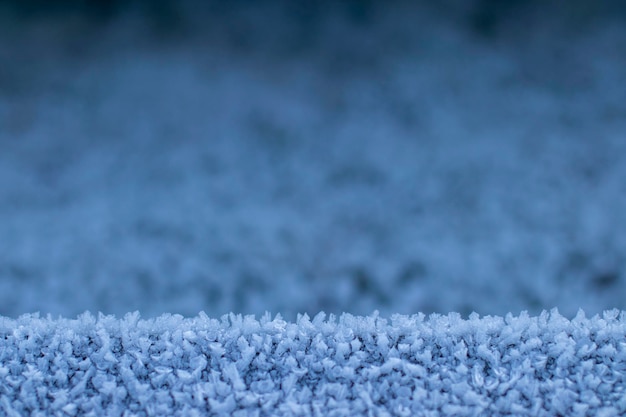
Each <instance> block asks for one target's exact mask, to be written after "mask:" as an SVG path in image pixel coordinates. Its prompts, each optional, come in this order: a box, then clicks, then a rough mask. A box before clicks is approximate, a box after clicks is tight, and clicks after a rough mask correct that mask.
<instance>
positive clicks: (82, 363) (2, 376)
mask: <svg viewBox="0 0 626 417" xmlns="http://www.w3.org/2000/svg"><path fill="white" fill-rule="evenodd" d="M624 340H626V315H625V314H624V313H620V312H619V311H618V310H613V311H607V312H605V313H604V314H603V315H602V316H594V317H593V318H586V317H585V315H584V314H583V313H582V311H580V312H579V313H578V315H577V316H576V317H575V318H574V319H573V320H568V319H566V318H564V317H563V316H561V315H560V314H559V313H558V312H557V311H556V310H553V311H551V312H549V313H548V312H543V313H542V314H541V315H539V316H534V317H533V316H529V315H528V314H526V313H522V314H521V315H519V316H512V315H507V316H506V317H482V318H479V317H478V315H472V316H471V317H470V318H469V319H467V320H463V319H462V318H461V317H460V316H459V315H458V314H449V315H446V316H441V315H432V316H430V317H428V318H427V317H425V316H424V315H414V316H402V315H395V316H393V317H392V318H391V319H389V320H385V319H382V318H380V317H379V316H378V315H376V314H375V315H372V316H352V315H347V314H346V315H342V316H341V317H339V318H338V319H337V318H336V317H333V316H330V317H328V318H326V316H325V315H324V314H319V315H317V316H316V317H315V318H313V319H312V320H311V319H310V318H309V317H308V316H299V317H298V319H297V320H296V321H294V322H288V321H285V320H283V319H281V318H280V317H274V318H271V317H270V316H269V315H265V316H263V317H262V318H261V319H260V320H256V319H254V317H252V316H241V315H233V314H231V315H227V316H224V317H222V318H221V320H216V319H210V318H209V317H207V316H206V315H204V314H200V315H199V316H197V317H194V318H183V317H182V316H172V315H164V316H160V317H158V318H156V319H151V320H143V319H140V317H139V314H137V313H134V314H127V315H126V316H125V317H124V318H123V319H115V317H112V316H102V315H100V316H99V317H97V318H96V317H94V316H92V315H89V314H84V315H81V316H80V317H79V318H78V319H76V320H66V319H56V320H55V319H51V318H40V317H38V316H34V315H27V316H22V317H20V318H19V319H17V320H14V319H8V318H0V413H2V414H3V415H7V416H12V417H13V416H20V415H31V416H48V415H59V416H61V415H71V416H74V415H86V416H102V415H111V416H113V415H128V416H130V415H189V416H193V415H197V416H200V415H219V416H227V415H233V416H274V415H277V416H280V415H283V416H318V415H324V416H354V415H370V416H379V415H380V416H442V415H445V416H480V415H489V416H505V415H515V416H529V417H530V416H533V417H540V416H546V417H547V416H557V415H560V416H581V417H582V416H590V415H593V416H607V417H608V416H617V415H624V413H626V396H625V395H624V390H625V389H626V380H625V379H624V375H625V373H626V343H625V342H624Z"/></svg>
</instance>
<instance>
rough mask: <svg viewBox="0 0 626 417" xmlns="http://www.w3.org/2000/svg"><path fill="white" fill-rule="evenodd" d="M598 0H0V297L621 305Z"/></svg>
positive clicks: (605, 6)
mask: <svg viewBox="0 0 626 417" xmlns="http://www.w3.org/2000/svg"><path fill="white" fill-rule="evenodd" d="M625 86H626V7H625V6H624V3H623V2H621V1H617V0H615V1H610V0H606V1H602V2H594V1H584V0H567V1H566V0H560V1H559V0H548V1H539V0H537V1H521V0H518V1H497V0H473V1H472V0H469V1H465V0H442V1H438V2H429V1H385V2H382V1H380V2H377V1H367V0H360V1H359V0H353V1H331V0H327V1H324V0H320V1H313V0H299V1H288V0H284V1H245V0H236V1H229V2H223V1H173V0H171V1H170V0H153V1H140V0H137V1H121V0H119V1H116V0H109V1H106V0H100V1H96V0H90V1H87V0H84V1H79V0H74V1H54V2H50V1H46V0H39V1H36V0H24V1H17V0H15V1H4V2H2V3H0V315H6V316H17V315H19V314H23V313H27V312H35V311H39V312H41V313H42V314H48V313H50V314H52V315H53V316H56V315H63V316H75V315H76V314H79V313H81V312H83V311H85V310H89V311H92V312H97V311H102V312H104V313H107V314H117V315H122V314H124V313H126V312H129V311H134V310H139V311H140V312H141V313H142V315H143V316H144V317H152V316H156V315H159V314H161V313H165V312H169V313H180V314H184V315H195V314H197V313H198V312H199V311H201V310H204V311H205V312H206V313H207V314H209V315H211V316H220V315H222V314H224V313H227V312H231V311H233V312H236V313H245V314H248V313H254V314H257V315H258V314H261V313H263V312H265V311H269V312H271V313H273V314H275V313H281V314H282V315H283V317H285V318H287V319H294V318H295V315H296V313H309V314H310V315H312V314H316V313H317V312H318V311H321V310H323V311H325V312H327V313H341V312H350V313H354V314H368V313H371V312H372V311H373V310H379V311H380V312H381V314H383V315H389V314H392V313H404V314H410V313H417V312H425V313H432V312H440V313H447V312H450V311H457V312H460V313H461V314H463V315H467V314H469V313H471V312H472V311H476V312H478V313H480V314H481V315H484V314H499V315H502V314H505V313H507V312H513V313H518V312H519V311H521V310H528V311H529V312H531V313H533V314H536V313H538V312H540V311H541V310H542V309H550V308H553V307H558V308H559V310H560V311H561V313H562V314H565V315H573V314H575V313H576V311H577V310H578V309H579V308H583V309H584V310H585V311H586V312H587V313H589V314H595V313H598V312H601V311H602V310H604V309H609V308H615V307H617V308H620V309H624V308H626V215H624V213H625V212H626V88H625Z"/></svg>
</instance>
